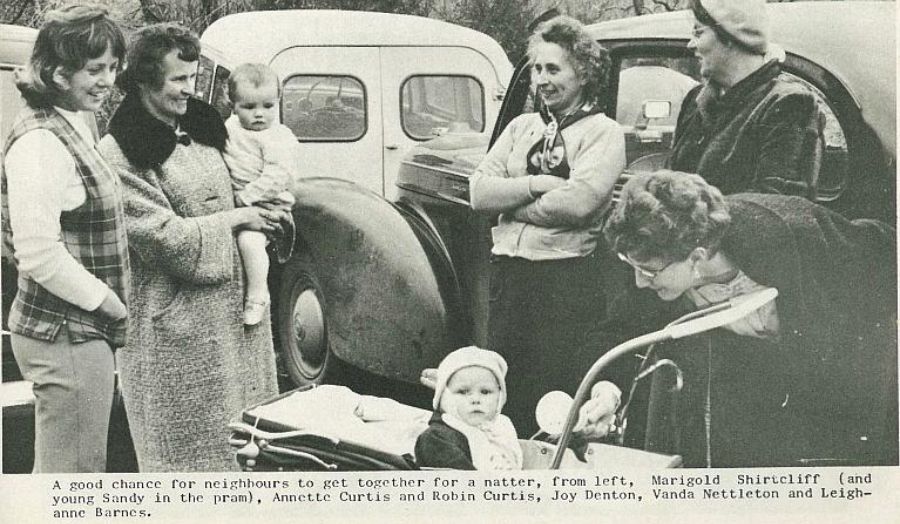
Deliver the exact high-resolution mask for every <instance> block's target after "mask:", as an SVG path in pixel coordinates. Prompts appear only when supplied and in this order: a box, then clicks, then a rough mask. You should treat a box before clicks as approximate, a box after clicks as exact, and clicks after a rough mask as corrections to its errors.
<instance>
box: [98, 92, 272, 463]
mask: <svg viewBox="0 0 900 524" xmlns="http://www.w3.org/2000/svg"><path fill="white" fill-rule="evenodd" d="M212 111H214V110H213V109H212V108H210V107H209V106H207V105H205V104H202V103H200V102H197V101H191V102H190V104H189V109H188V113H187V115H186V116H185V122H179V125H180V126H181V128H182V129H185V130H187V131H188V133H189V134H190V135H191V138H192V139H193V140H192V141H191V142H190V144H187V145H185V144H182V143H175V142H174V140H172V138H173V137H170V136H168V135H166V133H172V134H174V133H173V132H172V130H171V129H170V128H168V127H167V126H165V125H164V124H162V122H160V121H158V120H156V119H155V118H153V117H152V116H150V115H149V114H147V113H146V111H145V110H144V109H143V107H142V106H141V104H140V102H139V101H138V100H137V99H136V97H134V98H129V97H126V100H125V101H124V102H123V104H122V106H121V107H120V109H119V111H118V112H117V113H116V115H115V116H114V118H113V121H112V122H111V123H110V132H111V134H110V135H107V136H106V137H104V138H103V140H102V141H101V142H100V144H99V146H98V147H99V150H100V152H101V154H102V155H103V156H104V157H105V158H106V159H107V161H108V162H109V164H110V165H111V166H113V168H114V169H115V170H116V171H117V173H118V174H119V176H120V177H121V179H122V182H123V187H124V194H125V195H124V196H125V214H126V226H127V231H128V238H129V245H130V248H131V255H132V262H133V264H132V268H133V273H132V276H133V278H132V296H133V297H134V300H133V301H132V302H131V303H130V319H131V324H130V326H129V327H130V329H131V331H130V333H132V334H133V336H132V338H131V339H130V340H129V343H128V344H127V345H126V346H125V347H124V348H123V349H121V350H120V351H119V353H118V355H117V356H118V366H119V377H120V379H121V383H122V389H123V393H124V398H125V407H126V411H127V413H128V419H129V424H130V426H131V433H132V438H133V440H134V444H135V450H136V451H137V458H138V465H139V468H140V470H141V471H142V472H143V471H224V470H234V469H236V468H237V464H236V462H235V460H234V459H233V453H232V451H231V449H230V447H229V445H228V430H227V429H226V424H227V423H228V422H229V420H231V419H232V418H234V417H236V416H237V415H238V414H239V413H240V412H241V410H242V409H243V408H245V407H247V406H250V405H252V404H254V403H257V402H259V401H261V400H264V399H266V398H268V397H271V396H273V395H275V394H276V393H277V383H276V372H275V361H274V352H273V348H272V335H271V326H270V323H269V321H268V320H266V321H264V322H262V323H261V324H259V325H257V326H254V327H246V328H245V327H244V325H243V323H242V320H241V318H242V317H241V312H242V310H243V286H244V283H243V271H242V266H241V261H240V258H239V254H238V250H237V247H236V244H235V236H234V234H233V232H232V231H231V228H230V225H229V223H228V221H227V219H226V217H225V216H223V212H225V211H228V210H231V209H233V206H234V203H233V197H232V191H231V181H230V179H229V176H228V171H227V168H226V166H225V162H224V160H223V159H222V155H221V153H220V149H218V148H217V147H215V146H220V145H224V127H221V133H223V136H222V137H218V136H212V137H210V136H203V134H204V133H206V134H212V135H216V134H217V133H219V131H220V128H219V127H217V125H216V122H218V126H221V125H222V124H221V121H220V120H218V119H217V118H218V117H216V116H213V114H212V113H211V112H212ZM198 120H201V121H202V120H205V121H206V124H205V125H198V124H197V123H196V122H194V124H191V123H189V122H188V121H198ZM159 124H162V125H163V126H164V127H159ZM192 129H197V130H198V131H197V132H193V133H192V132H191V130H192ZM209 144H212V145H209ZM135 151H140V153H135ZM167 151H170V152H169V153H168V154H166V152H167ZM132 160H133V161H132ZM157 162H158V163H157ZM135 163H137V164H139V165H143V166H147V167H138V165H135Z"/></svg>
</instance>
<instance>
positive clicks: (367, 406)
mask: <svg viewBox="0 0 900 524" xmlns="http://www.w3.org/2000/svg"><path fill="white" fill-rule="evenodd" d="M247 414H248V415H250V416H251V417H259V418H260V419H264V420H268V421H272V422H277V423H279V424H282V425H284V426H288V427H291V428H294V429H297V430H305V431H309V433H310V434H313V435H320V436H323V437H327V438H330V439H333V440H334V439H337V440H341V441H347V442H352V443H354V444H358V445H361V446H365V447H369V448H372V449H376V450H379V451H383V452H385V453H392V454H395V455H405V454H410V455H411V454H413V450H414V448H415V445H416V438H418V436H419V435H420V434H421V433H422V432H423V431H425V429H426V428H427V427H428V420H429V419H430V418H431V412H430V411H427V410H424V409H419V408H415V407H412V406H407V405H406V404H401V403H399V402H397V401H395V400H392V399H389V398H383V397H373V396H369V395H360V394H358V393H355V392H353V391H352V390H351V389H349V388H347V387H345V386H331V385H325V386H318V387H315V388H312V389H309V390H305V391H295V392H294V393H292V394H290V395H287V396H285V397H283V398H281V399H278V400H277V401H275V402H270V403H268V404H263V405H261V406H257V407H255V408H252V409H250V410H248V411H247Z"/></svg>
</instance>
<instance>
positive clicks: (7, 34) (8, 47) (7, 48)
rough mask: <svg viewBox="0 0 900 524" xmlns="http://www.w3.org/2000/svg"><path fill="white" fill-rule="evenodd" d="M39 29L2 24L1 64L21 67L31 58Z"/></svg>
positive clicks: (0, 29)
mask: <svg viewBox="0 0 900 524" xmlns="http://www.w3.org/2000/svg"><path fill="white" fill-rule="evenodd" d="M35 38H37V29H33V28H31V27H22V26H18V25H9V24H0V64H5V65H14V66H21V65H22V64H24V63H25V62H27V61H28V57H30V56H31V49H32V47H34V39H35Z"/></svg>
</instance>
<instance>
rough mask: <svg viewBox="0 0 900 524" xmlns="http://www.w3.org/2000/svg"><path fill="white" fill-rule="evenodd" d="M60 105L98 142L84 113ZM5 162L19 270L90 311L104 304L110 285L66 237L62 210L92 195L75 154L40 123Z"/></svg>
mask: <svg viewBox="0 0 900 524" xmlns="http://www.w3.org/2000/svg"><path fill="white" fill-rule="evenodd" d="M54 109H55V110H56V111H57V112H58V113H59V114H60V115H62V116H63V118H65V119H66V120H67V121H68V122H69V123H70V124H72V126H73V127H74V128H75V129H76V130H77V131H78V133H79V134H80V135H81V136H82V137H83V138H84V139H85V140H87V141H88V143H89V144H93V143H94V137H93V135H92V134H91V131H90V129H88V127H87V125H86V124H85V122H84V119H83V116H82V115H80V114H79V113H77V112H74V111H66V110H64V109H60V108H59V107H55V108H54ZM3 165H4V169H5V172H6V183H7V190H8V203H9V224H10V227H11V228H12V231H13V247H14V248H15V255H16V262H17V266H18V271H19V274H20V275H22V276H26V277H28V278H31V279H32V280H34V281H35V282H37V283H38V284H40V285H41V286H43V287H44V289H46V290H47V291H49V292H51V293H53V294H54V295H56V296H58V297H59V298H61V299H63V300H65V301H66V302H69V303H72V304H75V305H76V306H78V307H80V308H82V309H84V310H86V311H93V310H95V309H97V308H98V307H100V304H101V303H102V302H103V299H104V298H106V295H107V293H108V292H109V287H108V286H107V285H106V284H104V283H103V282H102V281H101V280H100V279H98V278H97V277H95V276H94V275H93V274H91V273H90V272H89V271H88V270H87V269H85V267H84V266H82V265H81V264H80V263H79V262H78V261H77V260H75V258H74V257H73V256H72V255H71V254H70V253H69V251H68V250H67V249H66V247H65V245H64V244H63V243H62V241H61V238H62V237H61V228H60V224H59V218H60V214H61V213H62V212H63V211H70V210H72V209H75V208H77V207H78V206H80V205H82V204H83V203H84V201H85V199H86V198H87V193H86V192H85V189H84V184H83V182H82V181H81V176H80V175H79V174H78V171H77V170H76V168H75V159H74V158H73V157H72V154H71V153H70V152H69V150H68V149H66V147H65V146H64V145H63V143H62V142H61V141H60V140H59V139H58V138H57V137H56V135H54V134H53V133H52V132H50V131H47V130H44V129H36V130H34V131H29V132H28V133H26V134H24V135H23V136H22V137H20V138H19V139H18V140H16V142H15V143H14V144H13V145H12V146H11V147H10V148H9V151H7V154H6V158H5V159H4V161H3Z"/></svg>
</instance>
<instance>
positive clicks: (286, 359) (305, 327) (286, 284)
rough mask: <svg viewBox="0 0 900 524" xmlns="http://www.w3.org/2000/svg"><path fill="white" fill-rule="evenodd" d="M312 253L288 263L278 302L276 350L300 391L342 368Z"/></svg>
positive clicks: (283, 275)
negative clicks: (334, 350) (332, 342)
mask: <svg viewBox="0 0 900 524" xmlns="http://www.w3.org/2000/svg"><path fill="white" fill-rule="evenodd" d="M315 269H316V266H315V264H314V263H313V261H312V258H311V257H310V255H309V253H303V252H301V253H295V254H294V256H293V257H291V259H290V260H288V261H287V263H285V265H284V267H283V269H282V272H281V276H280V279H279V283H278V296H277V300H276V302H275V308H276V309H275V312H274V315H273V317H274V321H275V328H274V329H275V333H276V347H277V349H278V352H279V354H280V358H281V363H282V365H283V367H284V371H285V372H286V373H287V374H288V376H289V378H290V380H291V382H293V385H294V386H296V387H301V386H307V385H319V384H322V383H324V382H325V380H326V378H329V377H331V376H332V375H334V371H335V370H336V368H337V367H338V366H339V363H338V361H337V359H336V358H335V357H334V355H333V354H332V352H331V347H330V346H329V344H328V323H327V318H326V314H325V311H326V309H325V295H324V292H323V291H322V287H321V286H320V285H319V280H318V278H317V277H316V271H315Z"/></svg>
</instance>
